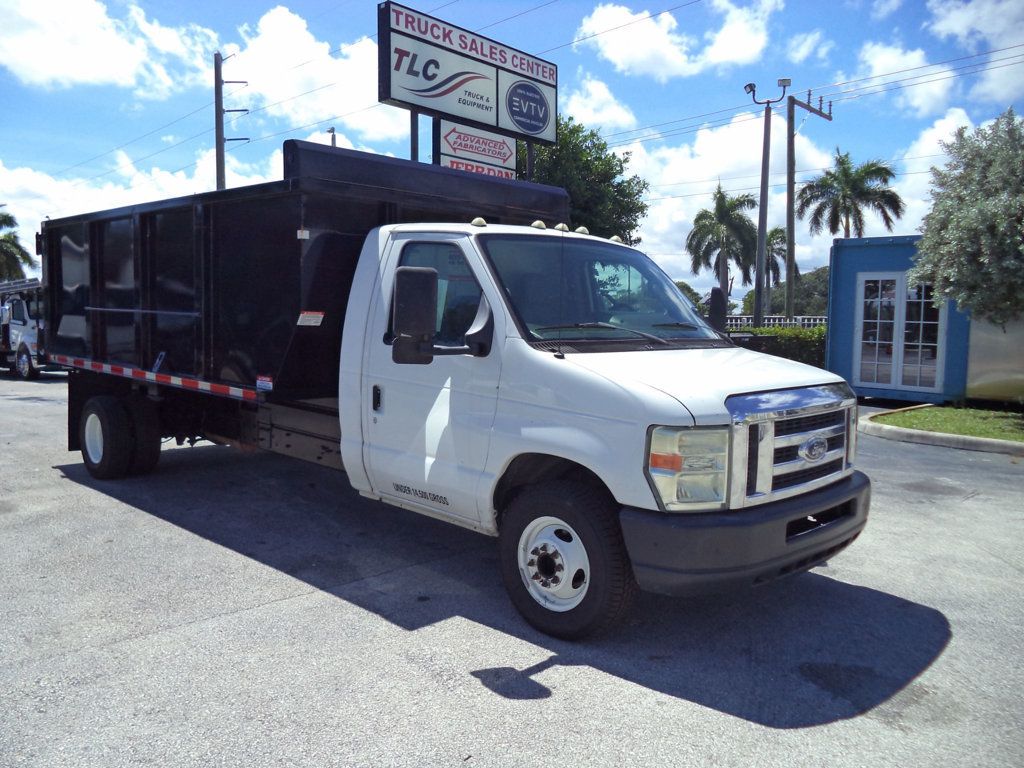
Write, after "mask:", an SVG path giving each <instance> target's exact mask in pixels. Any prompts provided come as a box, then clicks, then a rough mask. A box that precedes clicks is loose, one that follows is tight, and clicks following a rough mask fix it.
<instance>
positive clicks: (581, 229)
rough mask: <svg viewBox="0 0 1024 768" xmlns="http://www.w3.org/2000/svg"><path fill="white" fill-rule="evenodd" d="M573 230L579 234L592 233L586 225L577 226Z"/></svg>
mask: <svg viewBox="0 0 1024 768" xmlns="http://www.w3.org/2000/svg"><path fill="white" fill-rule="evenodd" d="M573 232H575V233H576V234H577V235H589V234H590V230H589V229H587V228H586V227H576V229H574V230H573Z"/></svg>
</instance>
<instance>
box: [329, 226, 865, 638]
mask: <svg viewBox="0 0 1024 768" xmlns="http://www.w3.org/2000/svg"><path fill="white" fill-rule="evenodd" d="M354 282H355V284H357V285H360V286H362V287H364V288H366V289H368V290H362V291H359V292H358V294H355V293H354V294H353V297H352V299H350V303H349V307H348V314H347V316H346V325H345V328H346V330H345V334H344V336H343V344H342V354H341V371H340V390H339V391H340V399H341V401H342V402H360V403H362V404H363V407H362V408H361V409H358V410H356V409H350V410H346V409H344V408H343V409H342V411H341V434H342V455H343V461H344V464H345V466H346V467H347V469H348V472H349V479H350V481H351V482H352V483H353V485H355V486H356V487H357V488H358V489H359V490H360V491H362V492H363V493H364V494H366V495H369V496H372V497H375V498H379V499H381V500H384V501H387V502H389V503H392V504H397V505H400V506H404V507H408V508H410V509H414V510H416V511H418V512H421V513H424V514H427V515H431V516H435V517H440V518H443V519H445V520H448V521H449V522H453V523H456V524H459V525H465V526H468V527H471V528H474V529H477V530H481V531H483V532H485V533H488V534H491V535H495V536H498V537H499V542H500V543H499V548H500V552H501V556H502V567H503V575H504V578H505V581H506V586H507V587H508V589H509V593H510V595H512V598H513V601H514V602H515V603H516V606H517V608H519V610H520V611H521V612H522V613H523V614H524V616H526V617H527V619H528V620H529V621H530V622H531V623H533V624H534V625H535V626H537V627H538V628H541V629H542V630H543V631H545V632H548V633H550V634H559V635H561V636H566V637H573V636H579V635H583V634H586V633H588V632H590V631H592V630H593V629H594V628H595V627H599V626H601V625H602V624H603V623H604V622H607V621H613V620H614V619H615V617H616V616H617V615H618V613H619V611H620V610H622V606H623V605H625V604H627V603H628V602H629V601H630V600H631V592H632V590H633V589H634V588H635V587H639V588H642V589H646V590H649V591H655V592H661V593H665V594H674V595H687V594H696V593H699V592H705V591H708V590H719V589H723V588H732V587H736V586H741V585H745V586H754V585H758V584H764V583H767V582H770V581H773V580H775V579H777V578H779V577H781V576H785V575H788V574H790V573H793V572H798V571H800V570H805V569H806V568H809V567H811V566H813V565H816V564H819V563H821V562H822V561H824V560H825V559H827V558H828V557H831V556H832V555H834V554H835V553H836V552H838V551H840V550H841V549H843V548H845V547H846V546H847V545H848V544H849V543H851V542H852V541H853V540H854V539H855V538H856V536H857V535H858V534H859V532H860V530H861V529H862V528H863V526H864V523H865V521H866V515H867V508H868V489H869V485H868V481H867V478H866V477H865V476H864V475H863V474H861V473H859V472H856V471H855V470H854V468H853V459H854V454H855V443H856V410H857V409H856V399H855V398H854V397H853V394H852V392H851V391H850V389H849V387H848V386H847V385H846V384H845V382H843V381H842V379H840V378H839V377H837V376H835V375H833V374H829V373H827V372H825V371H822V370H819V369H817V368H813V367H810V366H806V365H802V364H798V363H794V362H792V361H788V360H782V359H780V358H775V357H771V356H767V355H763V354H759V353H756V352H752V351H749V350H745V349H741V348H738V347H735V346H734V345H733V344H732V343H730V342H729V341H728V340H727V339H725V338H723V337H722V336H721V335H720V334H718V333H717V332H716V331H714V330H713V329H712V328H711V327H710V326H708V325H707V324H706V323H705V322H704V320H703V318H702V317H701V316H700V315H699V314H698V313H697V312H696V310H695V309H694V307H693V306H692V305H691V304H690V303H689V302H688V301H687V300H686V299H685V298H684V297H683V296H682V295H681V294H680V292H679V291H678V289H676V287H675V285H674V284H673V283H672V281H671V279H669V277H668V276H667V275H665V274H664V273H663V272H662V271H661V270H660V269H659V268H658V267H657V266H656V265H655V264H654V263H653V262H652V261H651V260H650V259H648V258H647V257H646V256H645V255H644V254H642V253H641V252H639V251H637V250H635V249H632V248H628V247H626V246H624V245H622V244H619V243H613V242H609V241H607V240H602V239H600V238H595V237H590V236H588V235H586V234H583V233H572V232H568V231H558V230H545V229H540V228H537V227H533V228H530V227H514V226H489V225H487V223H486V222H484V221H482V220H478V221H477V222H475V224H473V225H462V226H452V225H444V226H442V225H438V226H430V225H417V226H408V225H406V226H391V227H384V228H382V229H381V230H379V232H378V233H376V234H375V236H373V237H371V238H370V239H368V241H367V245H366V247H365V248H364V252H363V255H362V257H361V259H360V262H359V267H358V268H357V272H356V275H355V280H354ZM371 286H372V287H371ZM612 574H619V578H618V579H616V578H615V577H614V576H612Z"/></svg>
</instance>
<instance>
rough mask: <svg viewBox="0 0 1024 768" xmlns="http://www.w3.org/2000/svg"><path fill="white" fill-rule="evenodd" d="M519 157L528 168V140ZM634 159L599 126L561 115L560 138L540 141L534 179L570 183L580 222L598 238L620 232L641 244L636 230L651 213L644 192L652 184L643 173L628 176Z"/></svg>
mask: <svg viewBox="0 0 1024 768" xmlns="http://www.w3.org/2000/svg"><path fill="white" fill-rule="evenodd" d="M518 162H519V167H520V169H524V171H525V168H526V148H525V145H524V144H523V142H520V143H519V158H518ZM628 164H629V152H624V153H622V154H621V155H618V154H615V153H614V152H612V151H611V150H609V149H608V144H607V143H606V142H605V141H604V139H602V138H601V137H600V136H598V134H597V132H596V131H593V130H588V129H587V128H586V127H584V126H583V125H582V124H580V123H577V122H576V121H574V120H573V119H572V118H571V117H562V116H559V118H558V143H557V144H555V145H538V146H537V149H536V156H535V158H534V165H533V180H534V181H536V182H538V183H540V184H552V185H554V186H556V187H564V188H565V190H566V191H567V192H568V193H569V205H570V212H571V216H572V225H573V226H574V227H578V226H585V227H586V228H587V229H588V230H590V234H592V235H597V236H598V237H611V236H612V235H618V236H619V237H621V238H622V239H623V240H624V241H625V242H627V243H629V244H631V245H636V244H638V243H639V242H640V238H638V237H637V236H636V231H637V229H638V228H639V227H640V220H641V219H642V218H643V217H644V216H645V215H646V214H647V204H646V203H645V202H643V196H644V195H645V194H646V193H647V186H648V185H647V182H646V181H644V180H643V179H641V178H640V177H639V176H629V177H626V166H627V165H628ZM522 175H523V177H524V178H525V173H524V174H522Z"/></svg>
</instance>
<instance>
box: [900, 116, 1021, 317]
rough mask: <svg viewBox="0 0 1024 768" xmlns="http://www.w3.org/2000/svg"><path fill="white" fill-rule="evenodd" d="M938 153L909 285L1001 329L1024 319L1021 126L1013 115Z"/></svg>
mask: <svg viewBox="0 0 1024 768" xmlns="http://www.w3.org/2000/svg"><path fill="white" fill-rule="evenodd" d="M942 146H943V148H944V149H945V150H946V152H947V153H948V154H949V160H948V161H947V163H946V166H945V168H943V169H942V170H939V169H937V168H932V209H931V211H930V212H929V213H928V215H927V216H925V217H924V223H923V225H922V227H921V232H922V237H921V241H920V242H919V243H918V246H917V255H916V256H915V266H914V268H913V269H912V270H911V272H910V275H909V278H910V279H911V280H913V281H918V282H924V283H931V284H932V286H933V288H934V290H935V295H936V298H938V299H947V298H949V299H956V301H957V304H959V305H960V307H961V308H964V309H969V310H971V312H973V313H974V314H975V315H976V316H978V317H983V318H987V319H989V320H991V321H992V322H994V323H998V324H1000V325H1002V324H1004V323H1006V322H1007V321H1010V320H1014V319H1016V318H1018V317H1020V316H1021V313H1022V312H1024V121H1022V120H1020V119H1018V118H1017V117H1016V116H1015V115H1014V112H1013V108H1012V107H1011V108H1010V109H1008V110H1006V112H1004V113H1003V114H1002V115H1000V116H999V117H998V118H997V119H996V121H995V122H994V123H992V124H991V125H990V126H988V127H982V128H978V129H977V130H975V131H973V132H972V133H970V134H968V133H967V131H966V129H965V128H960V129H959V130H958V131H957V132H956V136H955V137H954V139H953V141H951V142H949V143H945V142H943V145H942Z"/></svg>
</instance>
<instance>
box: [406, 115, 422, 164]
mask: <svg viewBox="0 0 1024 768" xmlns="http://www.w3.org/2000/svg"><path fill="white" fill-rule="evenodd" d="M409 159H410V160H412V161H413V162H414V163H416V162H419V159H420V113H419V112H417V111H416V110H415V109H412V110H409Z"/></svg>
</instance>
